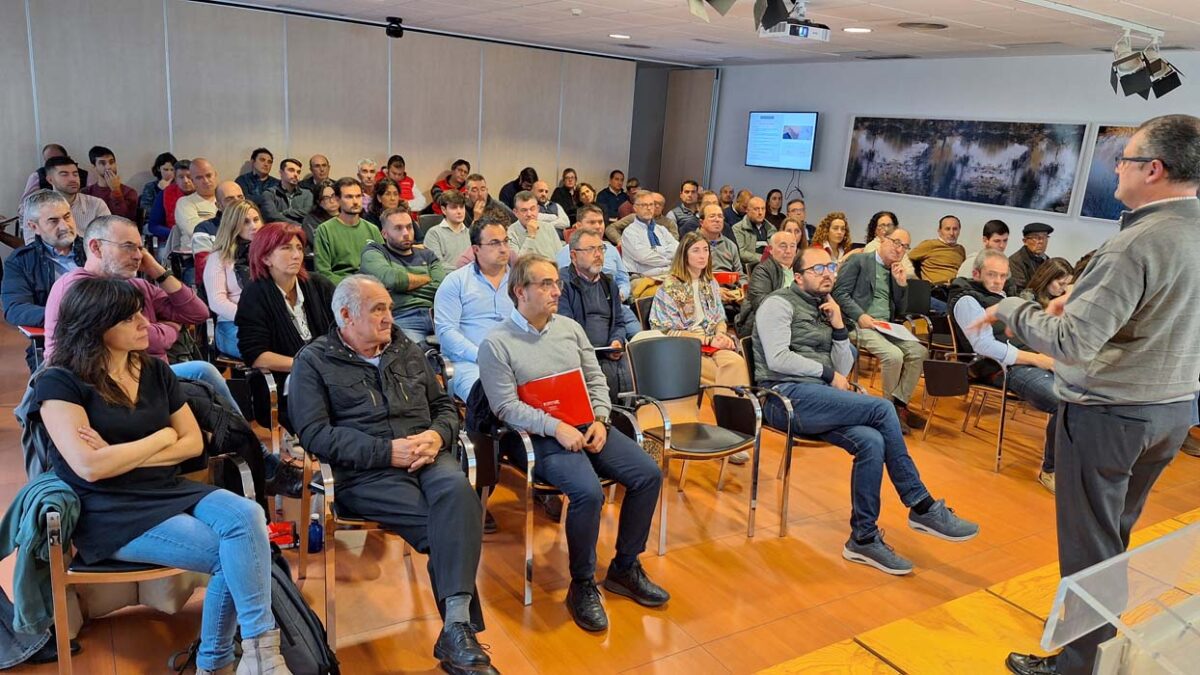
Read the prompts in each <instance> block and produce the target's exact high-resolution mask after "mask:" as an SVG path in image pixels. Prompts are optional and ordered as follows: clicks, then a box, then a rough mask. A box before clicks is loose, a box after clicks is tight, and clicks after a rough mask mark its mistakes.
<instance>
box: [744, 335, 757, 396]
mask: <svg viewBox="0 0 1200 675" xmlns="http://www.w3.org/2000/svg"><path fill="white" fill-rule="evenodd" d="M741 343H742V358H744V359H746V370H747V371H748V372H749V373H750V384H751V386H755V387H757V386H758V383H757V382H755V381H754V338H753V337H752V336H750V335H747V336H746V337H744V338H742V339H741Z"/></svg>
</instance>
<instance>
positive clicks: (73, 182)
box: [24, 156, 111, 244]
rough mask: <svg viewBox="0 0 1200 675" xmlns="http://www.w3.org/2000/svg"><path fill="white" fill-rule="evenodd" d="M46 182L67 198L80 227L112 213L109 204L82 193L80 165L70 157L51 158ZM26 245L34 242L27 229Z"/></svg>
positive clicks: (48, 162) (47, 166)
mask: <svg viewBox="0 0 1200 675" xmlns="http://www.w3.org/2000/svg"><path fill="white" fill-rule="evenodd" d="M45 169H46V181H47V182H49V183H50V187H52V188H54V191H55V192H57V193H59V194H60V195H62V196H63V197H65V198H66V200H67V203H68V204H70V205H71V216H72V218H73V219H74V221H75V222H76V223H79V226H80V227H87V225H88V223H90V222H92V221H93V220H95V219H96V218H98V217H100V216H107V215H109V214H110V213H111V212H110V211H109V210H108V204H105V203H104V200H103V199H99V198H97V197H93V196H91V195H87V194H83V193H82V192H81V191H80V187H81V185H82V183H81V179H80V177H79V165H78V164H76V163H75V160H73V159H71V158H70V157H65V156H63V157H51V158H50V159H49V160H48V161H47V162H46V167H45ZM24 234H25V243H26V244H28V243H30V242H32V241H33V237H34V234H35V233H34V231H33V230H32V229H29V228H26V229H25V233H24Z"/></svg>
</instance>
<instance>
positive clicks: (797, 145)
mask: <svg viewBox="0 0 1200 675" xmlns="http://www.w3.org/2000/svg"><path fill="white" fill-rule="evenodd" d="M816 132H817V113H813V112H752V113H750V129H749V131H748V133H747V134H746V164H748V165H750V166H765V167H771V168H777V169H794V170H798V171H811V170H812V159H813V140H814V139H815V137H816Z"/></svg>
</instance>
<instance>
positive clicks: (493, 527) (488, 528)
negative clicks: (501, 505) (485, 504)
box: [483, 511, 500, 534]
mask: <svg viewBox="0 0 1200 675" xmlns="http://www.w3.org/2000/svg"><path fill="white" fill-rule="evenodd" d="M499 529H500V526H499V525H497V524H496V519H495V518H493V517H492V512H491V511H484V512H483V533H484V534H496V531H497V530H499Z"/></svg>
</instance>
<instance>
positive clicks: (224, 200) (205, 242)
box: [191, 180, 262, 279]
mask: <svg viewBox="0 0 1200 675" xmlns="http://www.w3.org/2000/svg"><path fill="white" fill-rule="evenodd" d="M245 200H246V196H245V193H244V192H242V186H241V185H238V184H237V183H236V182H234V181H231V180H227V181H222V182H221V183H220V184H218V185H217V212H216V214H214V215H213V217H212V218H209V219H208V220H205V221H203V222H201V223H200V224H199V225H197V226H196V229H194V230H192V249H191V250H192V262H193V265H194V266H195V268H196V276H198V277H199V278H201V279H203V278H204V263H205V260H206V259H207V258H208V255H209V254H210V253H212V250H213V244H214V242H216V240H217V232H218V231H220V229H221V220H222V219H223V217H224V215H225V210H226V209H228V208H229V207H231V206H233V205H234V204H237V203H238V202H242V201H245ZM250 203H251V204H254V209H255V210H256V211H257V212H258V214H259V217H260V218H261V217H262V207H260V206H258V204H255V203H254V202H250Z"/></svg>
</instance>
